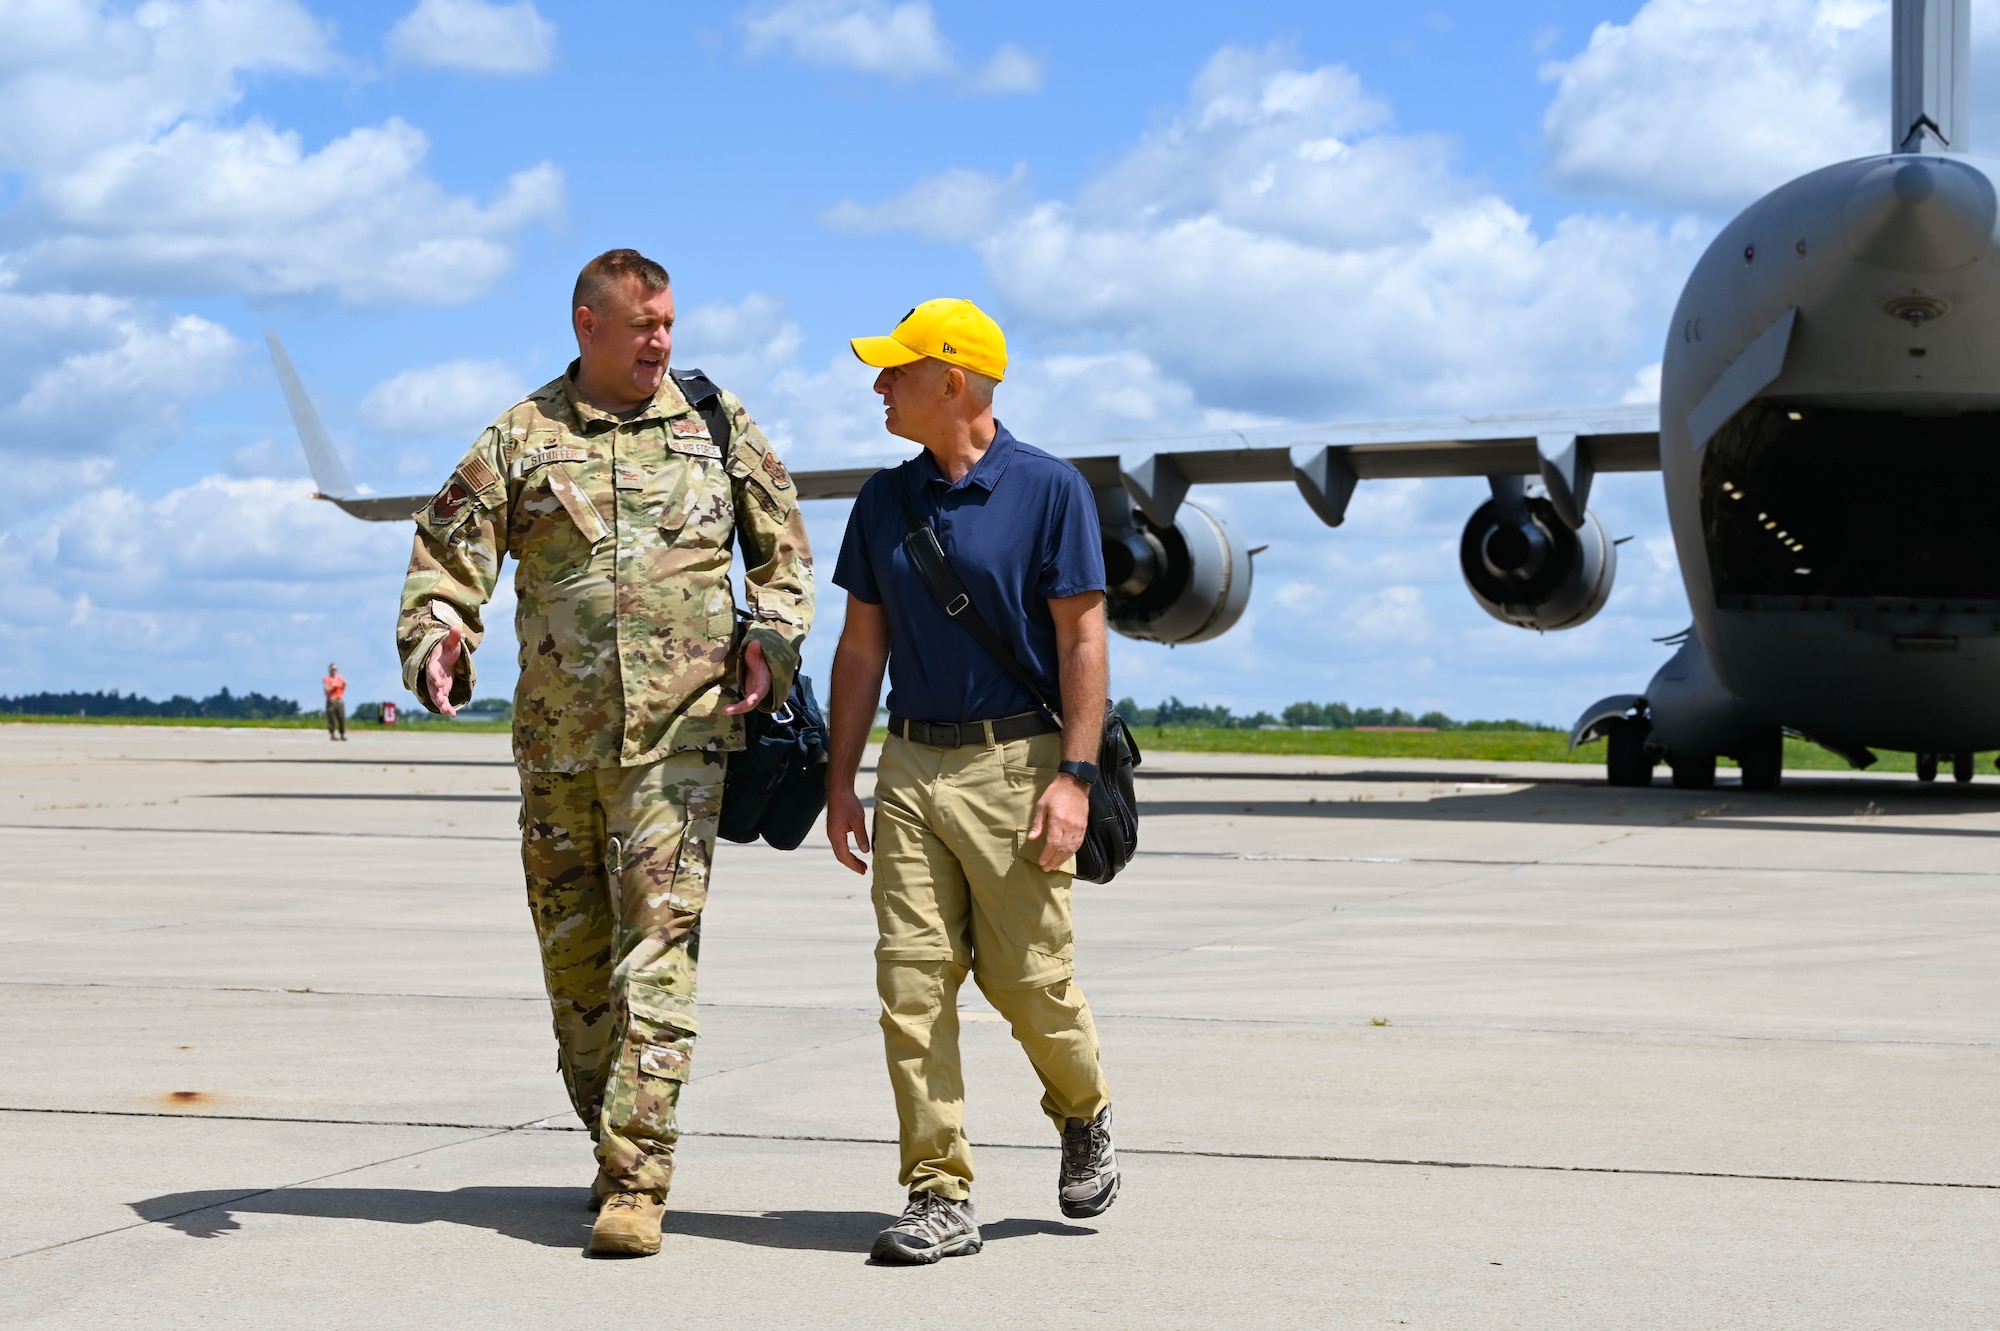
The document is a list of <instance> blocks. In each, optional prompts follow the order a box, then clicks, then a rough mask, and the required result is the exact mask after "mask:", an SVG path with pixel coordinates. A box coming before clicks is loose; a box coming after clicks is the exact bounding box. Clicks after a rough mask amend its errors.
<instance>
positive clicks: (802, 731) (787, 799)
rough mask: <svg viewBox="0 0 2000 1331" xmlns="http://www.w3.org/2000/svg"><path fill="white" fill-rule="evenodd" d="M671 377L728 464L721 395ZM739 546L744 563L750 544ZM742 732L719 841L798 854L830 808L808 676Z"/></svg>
mask: <svg viewBox="0 0 2000 1331" xmlns="http://www.w3.org/2000/svg"><path fill="white" fill-rule="evenodd" d="M670 373H671V374H672V375H673V376H674V382H675V383H677V384H679V385H680V389H681V393H682V395H683V396H685V397H686V398H687V400H688V401H689V402H690V403H692V404H693V406H694V409H695V410H696V411H697V412H699V413H701V418H702V421H703V422H704V423H706V424H707V426H708V434H709V437H710V438H711V439H713V440H715V442H716V445H717V446H718V447H720V448H722V449H724V450H725V454H724V459H725V465H726V464H727V453H726V450H727V448H728V446H729V418H728V416H727V415H725V414H724V412H723V409H722V390H721V389H719V388H717V387H716V386H715V384H714V383H713V382H712V381H711V380H710V379H709V377H708V376H707V375H705V374H703V373H702V372H701V371H700V370H673V371H670ZM742 544H743V548H744V557H745V562H746V563H747V562H748V558H749V544H748V542H743V543H742ZM739 613H741V612H740V611H739ZM743 732H744V747H743V752H741V753H733V754H731V755H729V774H728V775H727V776H726V777H724V778H723V785H722V816H721V819H720V820H719V826H718V827H717V828H716V835H718V836H720V837H722V838H723V839H724V840H725V841H737V842H750V841H755V840H756V839H757V838H758V837H760V836H761V837H763V838H764V840H765V841H767V842H769V843H770V844H771V845H772V846H774V847H776V848H777V849H779V850H796V849H798V846H799V843H800V842H801V841H804V840H805V839H806V833H808V832H810V831H812V825H813V823H814V821H815V820H816V819H818V817H819V815H820V812H821V810H823V809H825V808H826V718H825V717H824V716H822V715H821V714H820V710H819V703H818V701H817V700H815V699H814V697H813V687H812V681H811V680H810V679H807V678H806V676H805V672H804V671H803V670H801V671H800V672H799V673H798V674H797V675H796V676H795V677H794V678H793V680H792V691H791V692H790V693H789V694H787V695H786V696H785V703H784V706H782V707H780V708H778V709H777V710H776V711H772V712H761V711H759V712H751V713H749V714H748V715H746V716H745V717H744V718H743Z"/></svg>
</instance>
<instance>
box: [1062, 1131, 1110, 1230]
mask: <svg viewBox="0 0 2000 1331" xmlns="http://www.w3.org/2000/svg"><path fill="white" fill-rule="evenodd" d="M1056 1200H1057V1201H1058V1202H1060V1203H1062V1213H1063V1214H1064V1215H1066V1216H1068V1217H1070V1218H1071V1219H1072V1220H1082V1219H1085V1218H1087V1217H1089V1216H1094V1215H1103V1214H1104V1213H1105V1212H1106V1211H1108V1210H1110V1209H1111V1203H1113V1202H1115V1201H1117V1200H1118V1154H1117V1152H1115V1151H1113V1150H1112V1149H1111V1106H1110V1105H1106V1106H1104V1108H1102V1109H1100V1110H1098V1111H1097V1117H1096V1118H1092V1119H1082V1118H1073V1119H1071V1120H1070V1121H1069V1123H1068V1125H1067V1126H1065V1127H1064V1128H1063V1135H1062V1175H1061V1177H1060V1178H1058V1179H1057V1181H1056Z"/></svg>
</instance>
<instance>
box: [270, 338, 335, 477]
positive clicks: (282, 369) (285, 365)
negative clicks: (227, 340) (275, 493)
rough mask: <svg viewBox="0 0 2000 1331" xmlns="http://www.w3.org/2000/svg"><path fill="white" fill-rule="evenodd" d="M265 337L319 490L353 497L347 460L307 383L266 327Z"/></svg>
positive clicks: (300, 442)
mask: <svg viewBox="0 0 2000 1331" xmlns="http://www.w3.org/2000/svg"><path fill="white" fill-rule="evenodd" d="M264 341H265V342H266V343H268V344H269V345H270V348H271V364H272V365H273V366H275V367H276V368H277V371H278V383H279V385H280V386H281V387H283V389H284V390H285V405H287V406H289V407H290V408H291V409H292V424H293V425H295V426H297V427H298V431H299V445H300V447H302V448H304V449H305V454H306V465H307V466H309V467H311V468H312V474H313V480H314V481H315V482H317V483H318V485H319V488H320V493H321V494H322V495H324V496H326V497H327V498H329V499H336V500H337V499H352V498H354V497H355V495H356V491H355V489H354V478H353V477H351V476H349V475H348V474H347V464H346V463H344V462H342V461H341V460H340V454H339V453H337V452H335V451H334V448H333V440H332V439H331V438H329V437H328V436H327V433H326V427H325V426H324V425H322V424H320V420H319V413H318V412H317V411H315V410H313V404H312V399H311V398H309V397H307V396H306V387H305V385H304V384H302V383H300V382H299V375H298V371H296V370H294V369H293V368H292V358H291V357H290V356H287V355H286V354H285V344H284V343H283V342H280V341H279V340H278V335H277V334H276V333H274V332H272V331H271V330H270V329H268V328H266V329H265V330H264Z"/></svg>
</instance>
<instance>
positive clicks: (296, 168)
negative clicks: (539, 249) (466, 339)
mask: <svg viewBox="0 0 2000 1331" xmlns="http://www.w3.org/2000/svg"><path fill="white" fill-rule="evenodd" d="M333 59H334V57H333V56H332V54H331V52H330V50H329V49H328V46H327V42H326V35H325V33H324V32H323V31H322V29H321V27H320V26H319V24H318V22H317V20H315V19H314V18H313V16H312V15H311V14H310V13H308V12H307V11H306V10H305V9H303V8H302V7H300V6H299V5H298V4H296V3H294V2H293V0H186V2H184V3H149V4H142V5H139V6H137V7H136V8H123V7H118V8H114V7H112V6H109V5H104V4H99V3H91V2H90V0H35V2H34V3H17V4H12V5H4V4H0V170H11V171H13V172H15V173H17V174H18V176H19V178H20V179H19V188H18V190H17V192H16V197H15V199H14V200H13V201H12V203H11V206H10V208H9V214H10V216H9V226H8V229H7V238H6V241H5V242H4V243H5V244H6V245H7V246H8V247H9V248H8V249H7V250H5V251H0V271H6V272H8V273H9V274H11V276H12V279H13V280H14V281H15V282H16V283H17V284H18V285H20V286H23V287H38V286H41V287H46V286H61V287H66V288H70V289H79V288H82V289H104V288H106V287H110V288H113V289H116V290H118V291H120V292H121V293H123V294H130V293H133V292H139V291H145V292H150V293H169V292H171V293H198V294H202V295H210V294H222V293H241V294H248V295H259V296H273V295H306V294H314V293H320V292H331V293H333V294H335V295H337V296H339V297H340V298H341V299H343V300H345V301H348V302H350V303H356V304H370V303H393V302H405V301H409V302H419V303H427V304H443V303H450V302H454V301H460V300H465V299H468V298H470V297H472V296H475V295H477V294H479V293H480V292H482V291H483V290H485V289H486V287H487V286H488V285H489V284H490V283H491V282H492V281H493V280H494V278H496V277H497V276H498V275H499V274H500V273H501V272H503V271H504V270H505V269H506V268H507V267H508V266H509V265H511V263H512V262H513V256H514V248H513V239H514V237H515V235H516V234H517V233H518V232H520V231H521V230H522V229H523V228H525V227H528V226H531V225H534V224H537V223H542V222H547V221H549V220H551V219H553V218H555V217H557V216H559V215H560V213H561V212H562V209H563V194H564V188H563V181H562V177H561V174H560V172H558V171H557V169H556V168H555V167H554V166H552V165H550V164H548V163H542V164H541V165H539V166H532V167H529V168H528V169H526V170H524V171H520V172H518V173H516V174H515V175H513V176H512V177H510V178H509V179H507V180H506V181H504V182H501V183H500V185H499V186H498V188H497V189H495V190H494V192H493V194H492V195H491V197H490V198H488V199H486V200H483V201H482V200H480V199H476V198H471V197H467V196H464V195H457V194H452V193H450V192H449V191H447V190H445V189H444V188H443V187H442V186H440V185H439V184H438V183H437V182H436V181H435V180H434V179H433V178H432V177H431V176H430V175H429V174H428V172H427V170H426V163H425V158H426V155H427V153H428V151H429V142H428V140H427V139H426V138H425V136H424V135H423V133H422V132H421V131H419V130H417V129H416V128H415V127H413V126H411V125H409V124H406V123H405V122H403V121H401V120H396V119H391V120H389V121H387V122H386V123H384V124H381V125H379V126H364V127H361V128H358V129H354V130H352V131H350V132H349V133H347V134H344V135H339V136H336V137H334V138H333V140H332V141H331V142H329V143H327V144H325V145H324V146H323V147H321V148H319V149H318V150H317V151H311V152H309V151H307V150H306V148H305V146H304V144H303V143H302V141H301V139H300V137H299V135H298V134H297V133H295V132H292V131H288V130H284V129H280V128H276V127H274V126H272V125H270V124H267V123H265V122H263V121H261V120H250V121H249V122H247V123H241V124H230V123H227V121H226V119H225V118H224V117H225V113H226V112H228V111H229V110H230V109H231V108H232V107H233V106H235V105H236V103H237V102H238V100H239V99H240V98H241V96H242V85H243V81H244V79H245V78H246V77H247V76H250V75H253V74H269V73H287V72H288V73H295V74H310V73H314V72H318V71H321V70H324V69H327V68H329V67H330V66H331V65H332V63H333Z"/></svg>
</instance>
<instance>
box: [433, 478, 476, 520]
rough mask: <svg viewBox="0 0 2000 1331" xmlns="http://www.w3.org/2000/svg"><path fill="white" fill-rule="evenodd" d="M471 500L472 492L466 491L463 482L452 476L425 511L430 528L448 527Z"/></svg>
mask: <svg viewBox="0 0 2000 1331" xmlns="http://www.w3.org/2000/svg"><path fill="white" fill-rule="evenodd" d="M471 498H472V491H470V490H468V489H467V488H466V486H465V482H464V481H462V480H460V479H459V478H458V476H457V475H456V474H454V475H453V476H452V478H451V479H450V480H448V481H446V482H445V483H444V489H442V490H439V491H438V492H437V497H436V498H435V499H432V500H431V503H430V507H429V508H428V509H426V510H425V512H426V514H428V516H429V518H430V524H431V526H432V527H434V528H438V529H443V528H446V527H449V526H450V525H451V524H452V523H453V522H454V521H455V520H456V519H457V518H458V515H459V514H460V513H461V512H462V511H463V510H464V508H465V506H466V504H467V503H468V502H469V501H470V500H471Z"/></svg>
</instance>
